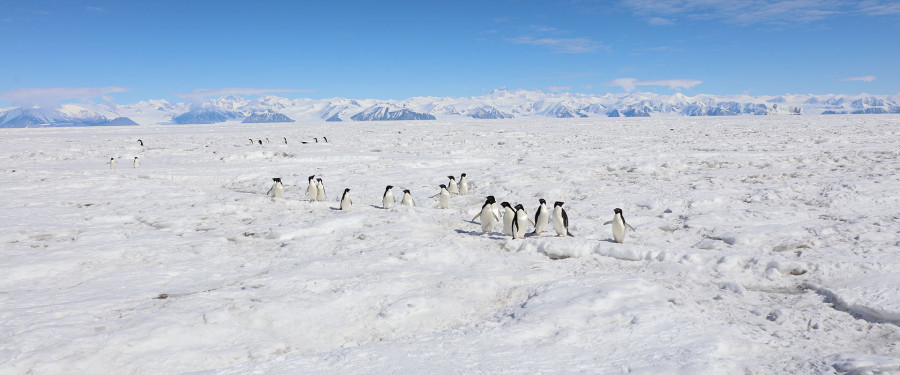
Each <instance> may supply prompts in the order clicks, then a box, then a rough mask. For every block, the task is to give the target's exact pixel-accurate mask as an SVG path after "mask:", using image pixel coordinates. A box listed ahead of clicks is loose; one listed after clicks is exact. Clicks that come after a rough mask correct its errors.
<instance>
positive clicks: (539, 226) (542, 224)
mask: <svg viewBox="0 0 900 375" xmlns="http://www.w3.org/2000/svg"><path fill="white" fill-rule="evenodd" d="M549 222H550V215H548V214H547V210H546V209H543V207H541V212H540V213H539V214H538V217H537V221H535V223H534V233H535V234H537V235H540V234H541V233H542V232H546V231H547V224H548V223H549Z"/></svg>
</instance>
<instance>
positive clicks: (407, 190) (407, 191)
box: [403, 189, 412, 195]
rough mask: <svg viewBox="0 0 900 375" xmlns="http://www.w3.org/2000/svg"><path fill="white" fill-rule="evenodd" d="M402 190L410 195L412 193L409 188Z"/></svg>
mask: <svg viewBox="0 0 900 375" xmlns="http://www.w3.org/2000/svg"><path fill="white" fill-rule="evenodd" d="M403 192H404V193H406V194H410V195H411V194H412V193H410V192H409V189H406V190H403Z"/></svg>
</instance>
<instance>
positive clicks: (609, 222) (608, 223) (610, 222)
mask: <svg viewBox="0 0 900 375" xmlns="http://www.w3.org/2000/svg"><path fill="white" fill-rule="evenodd" d="M610 224H612V220H610V221H607V222H605V223H603V225H610Z"/></svg>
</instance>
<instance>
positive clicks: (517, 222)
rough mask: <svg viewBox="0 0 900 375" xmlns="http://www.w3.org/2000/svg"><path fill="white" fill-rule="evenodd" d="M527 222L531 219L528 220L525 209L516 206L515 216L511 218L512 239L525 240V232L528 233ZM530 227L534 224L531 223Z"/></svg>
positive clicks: (518, 205) (519, 205)
mask: <svg viewBox="0 0 900 375" xmlns="http://www.w3.org/2000/svg"><path fill="white" fill-rule="evenodd" d="M529 222H531V219H529V218H528V214H527V213H526V212H525V207H522V205H521V204H517V205H516V213H515V216H513V221H512V232H513V238H518V239H523V238H525V232H527V231H528V223H529ZM532 225H534V223H532Z"/></svg>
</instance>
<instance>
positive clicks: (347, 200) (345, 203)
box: [341, 194, 352, 211]
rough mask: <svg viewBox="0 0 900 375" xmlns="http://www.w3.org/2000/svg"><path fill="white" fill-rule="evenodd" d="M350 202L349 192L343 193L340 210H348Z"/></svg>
mask: <svg viewBox="0 0 900 375" xmlns="http://www.w3.org/2000/svg"><path fill="white" fill-rule="evenodd" d="M351 204H352V202H351V201H350V194H344V198H343V199H341V210H344V211H346V210H349V209H350V205H351Z"/></svg>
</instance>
